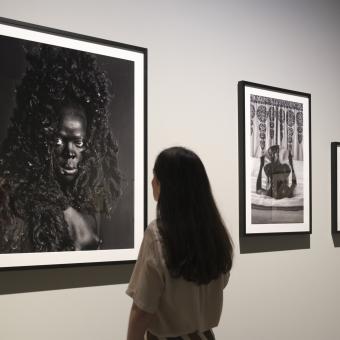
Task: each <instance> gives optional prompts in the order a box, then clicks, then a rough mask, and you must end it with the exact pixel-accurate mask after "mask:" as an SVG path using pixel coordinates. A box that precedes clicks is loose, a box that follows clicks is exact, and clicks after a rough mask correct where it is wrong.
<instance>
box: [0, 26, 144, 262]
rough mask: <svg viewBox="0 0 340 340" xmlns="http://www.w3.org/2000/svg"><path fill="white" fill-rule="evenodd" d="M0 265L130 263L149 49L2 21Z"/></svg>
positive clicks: (138, 236) (140, 193)
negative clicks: (147, 52)
mask: <svg viewBox="0 0 340 340" xmlns="http://www.w3.org/2000/svg"><path fill="white" fill-rule="evenodd" d="M0 50H1V57H0V58H1V59H0V108H1V112H0V267H2V268H7V267H24V266H36V265H64V264H76V263H101V262H117V261H132V260H135V259H136V258H137V254H138V250H139V246H140V244H141V240H142V237H143V232H144V226H145V218H146V216H145V212H146V206H145V178H146V173H145V159H146V143H145V141H146V126H145V122H146V88H145V87H146V74H145V70H146V49H145V48H140V47H135V46H130V45H125V44H121V43H114V42H111V41H107V40H100V39H95V38H91V37H87V36H86V37H85V36H79V35H76V34H72V33H67V32H62V31H57V30H53V29H48V28H44V27H37V26H32V25H28V24H23V23H18V22H13V21H7V20H5V19H2V20H1V21H0Z"/></svg>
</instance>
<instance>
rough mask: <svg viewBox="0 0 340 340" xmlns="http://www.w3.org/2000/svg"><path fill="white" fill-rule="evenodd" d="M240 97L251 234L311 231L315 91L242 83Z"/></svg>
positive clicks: (245, 203)
mask: <svg viewBox="0 0 340 340" xmlns="http://www.w3.org/2000/svg"><path fill="white" fill-rule="evenodd" d="M239 96H240V98H239V99H240V102H239V105H240V113H239V115H240V121H241V122H242V124H240V130H241V129H242V132H241V133H240V135H242V139H244V141H240V142H241V143H242V144H241V145H242V146H243V147H242V152H241V153H242V155H240V157H243V161H242V162H241V164H242V169H240V180H242V181H244V184H243V185H242V186H241V187H242V188H243V191H244V194H241V195H240V198H241V199H242V204H240V205H242V206H243V207H244V211H242V212H240V214H241V213H242V215H243V217H242V218H243V221H244V223H245V232H246V234H262V233H291V232H309V231H310V95H309V94H305V93H301V92H296V91H290V90H284V89H278V88H274V87H269V86H264V85H260V84H253V83H247V82H240V84H239ZM241 172H242V175H241Z"/></svg>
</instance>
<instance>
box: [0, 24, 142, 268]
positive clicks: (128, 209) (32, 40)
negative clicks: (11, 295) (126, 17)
mask: <svg viewBox="0 0 340 340" xmlns="http://www.w3.org/2000/svg"><path fill="white" fill-rule="evenodd" d="M27 46H28V47H29V48H27ZM42 46H45V47H46V46H47V48H49V47H51V48H52V49H54V50H55V51H58V52H56V53H60V55H64V54H65V55H66V54H67V53H69V54H70V55H73V54H72V53H74V55H76V54H77V55H80V57H79V58H80V59H81V58H82V57H81V56H85V55H86V56H90V57H89V58H90V60H94V62H93V65H95V66H91V67H96V71H95V72H97V73H96V74H101V75H98V79H100V81H101V82H103V80H102V79H104V78H105V79H106V80H105V86H106V90H107V93H106V92H105V94H107V97H110V100H108V101H107V103H106V104H105V105H106V106H105V108H102V107H100V109H99V110H98V111H96V113H95V114H98V115H99V114H102V113H98V112H104V111H105V113H103V115H104V114H106V116H103V117H104V118H103V120H104V119H106V121H107V122H106V123H105V124H106V125H107V126H108V128H107V129H108V130H107V132H105V133H106V135H105V136H106V137H105V138H106V140H105V143H108V144H107V145H110V147H111V150H110V152H111V153H117V154H118V164H119V169H118V170H117V172H120V182H121V184H120V186H119V190H120V191H121V192H120V196H119V199H117V200H114V199H112V202H113V203H112V209H111V210H110V209H107V210H108V211H109V212H108V213H107V212H105V216H104V212H103V216H100V218H99V217H98V218H97V215H101V212H102V211H100V212H96V213H93V212H92V211H91V213H89V214H90V215H91V214H92V215H93V216H92V215H91V216H92V217H93V219H94V220H95V222H96V223H95V225H96V228H97V226H98V225H99V224H100V226H101V227H102V228H101V230H100V231H98V235H96V241H97V239H98V243H96V245H95V246H94V247H92V248H89V249H87V248H86V247H85V246H84V247H83V248H81V247H80V246H77V244H78V243H76V242H75V241H74V244H75V245H76V246H71V247H69V248H67V249H66V248H65V249H63V248H62V247H61V248H60V249H56V246H55V245H54V246H51V245H45V248H46V250H40V248H39V247H33V246H32V244H33V241H32V240H33V239H34V236H32V233H33V232H32V231H31V228H32V224H31V225H30V226H29V225H28V223H26V221H25V220H24V221H22V219H21V218H22V216H20V221H21V222H23V223H22V225H23V227H22V230H24V231H25V233H26V230H28V231H27V235H26V234H25V235H26V236H25V238H26V240H28V241H29V242H28V243H29V244H30V246H29V247H26V246H18V244H20V242H19V241H18V239H16V244H15V246H11V245H8V244H6V247H7V248H6V249H5V247H3V248H1V247H0V270H1V269H12V268H14V269H21V268H42V267H53V266H58V267H59V266H69V265H71V266H74V265H79V266H80V265H93V264H113V263H130V262H134V261H135V260H136V259H137V255H138V251H139V247H140V244H141V242H142V238H143V233H144V230H145V228H146V225H147V55H148V53H147V49H146V48H144V47H138V46H134V45H129V44H125V43H120V42H115V41H110V40H106V39H100V38H96V37H91V36H87V35H81V34H76V33H71V32H66V31H62V30H58V29H53V28H49V27H44V26H38V25H33V24H29V23H26V22H20V21H15V20H11V19H7V18H0V50H1V53H2V60H3V61H4V63H3V65H2V67H1V68H0V87H1V89H2V90H3V89H4V88H5V89H6V91H7V92H8V95H7V96H4V95H2V96H0V107H1V106H2V107H1V109H2V115H1V116H2V117H1V116H0V125H1V126H2V129H0V145H2V143H3V141H4V140H5V139H6V138H7V137H6V136H7V130H8V129H9V128H10V126H11V125H12V124H13V123H11V119H12V115H13V111H14V110H15V109H16V107H17V106H19V105H18V103H17V102H16V100H17V99H15V98H16V96H17V92H18V87H20V83H21V82H23V78H24V77H25V74H27V73H28V68H29V66H28V64H29V62H27V58H26V59H25V53H26V55H28V52H27V50H28V49H29V51H31V52H32V51H33V52H32V53H33V54H34V53H36V54H35V58H37V57H36V56H37V55H39V53H42V52H36V51H38V50H39V51H42V50H43V47H42ZM34 51H35V52H34ZM53 53H54V52H53ZM33 54H32V55H33ZM4 55H5V57H4ZM23 56H24V57H23ZM6 58H7V59H6ZM38 58H43V57H42V54H40V55H39V57H38ZM45 58H47V57H46V56H45ZM65 58H66V57H65ZM74 58H76V57H74ZM77 58H78V57H77ZM84 59H85V57H84ZM89 63H92V61H91V62H89ZM91 65H92V64H91ZM30 67H31V68H32V65H30ZM60 67H61V66H60ZM74 67H75V68H76V67H77V65H75V66H74ZM1 72H2V73H1ZM62 72H63V71H62ZM74 72H76V71H74ZM79 72H82V73H83V74H86V72H87V71H84V70H83V69H82V70H79ZM91 72H92V71H91ZM79 78H80V76H79ZM86 79H90V80H89V81H91V77H90V75H89V76H88V78H86ZM100 81H97V84H96V86H97V88H98V86H102V83H100ZM84 84H85V81H84ZM98 84H99V85H98ZM26 85H27V82H26ZM40 85H41V84H40ZM10 86H11V87H10ZM65 86H66V85H65ZM84 86H85V85H84ZM93 86H94V85H93ZM46 87H47V85H46ZM87 88H90V85H88V87H86V89H85V87H84V88H83V92H82V94H79V98H80V96H82V97H81V98H82V100H83V101H84V103H85V101H86V102H91V100H92V102H94V101H95V100H97V102H100V100H102V101H103V99H100V98H99V97H100V95H102V93H100V90H98V93H97V92H96V93H95V95H96V96H98V98H99V99H98V98H97V99H95V98H94V97H93V98H91V97H90V96H87V97H86V96H85V95H87V94H86V91H89V90H87ZM102 88H104V85H103V86H102ZM6 91H5V92H6ZM52 91H55V89H52ZM103 91H104V90H103ZM7 92H6V93H7ZM80 92H81V91H80V90H78V92H77V93H80ZM15 93H16V94H15ZM65 93H66V92H65ZM65 98H66V97H65ZM38 99H39V98H38ZM67 99H69V98H67ZM65 100H66V99H65ZM41 101H42V99H41ZM84 105H86V104H84ZM93 105H94V104H93ZM103 106H104V104H103ZM53 109H54V108H53ZM55 110H57V109H55ZM84 111H86V110H84ZM4 112H7V113H6V114H5V115H4ZM95 114H94V113H93V117H94V116H95ZM113 116H114V117H113ZM98 117H99V116H98ZM87 118H88V117H87ZM92 119H93V120H92V121H91V122H93V123H92V125H91V126H95V124H97V125H96V126H104V125H105V124H104V123H100V122H99V121H100V119H101V118H98V119H97V120H95V118H92ZM95 121H96V123H94V122H95ZM22 125H23V126H24V123H22ZM86 126H87V135H88V134H89V129H90V127H89V126H90V123H89V122H88V121H87V123H86ZM96 131H99V128H98V130H96ZM105 131H106V130H105ZM87 135H86V137H87ZM108 135H109V136H110V138H111V139H110V141H109V142H107V141H108V140H109V139H108V138H109V137H108ZM99 138H101V136H100V134H97V135H96V139H97V140H98V139H99ZM92 140H93V141H94V140H95V138H94V137H93V138H92ZM89 143H90V142H89ZM103 143H104V142H103ZM110 143H111V144H112V145H111V144H110ZM93 144H94V142H93ZM113 144H114V146H113ZM98 145H99V142H98ZM103 145H104V144H103ZM89 148H90V147H89ZM104 148H107V149H108V148H109V147H108V146H105V147H104V146H103V149H104ZM117 148H118V151H117ZM93 150H94V147H93ZM97 151H98V150H97V149H96V150H95V151H93V153H94V152H96V153H98V152H97ZM96 155H97V154H96ZM108 155H109V153H108V152H107V153H106V154H104V153H103V155H102V156H101V158H100V156H98V159H100V160H102V159H104V158H105V157H109V156H108ZM0 157H1V156H0ZM18 162H19V163H20V159H18ZM100 164H101V163H100ZM100 164H99V163H98V164H97V166H98V167H99V166H100ZM110 164H113V163H112V162H111V163H110ZM67 166H69V165H67ZM72 166H73V165H72ZM84 168H85V167H84ZM102 168H103V169H104V166H102ZM109 170H110V169H109ZM109 170H108V171H109ZM113 170H114V169H113V168H112V171H113ZM63 171H64V173H65V172H66V175H69V173H70V172H71V171H77V173H78V172H80V170H79V171H78V169H76V170H74V169H73V168H72V169H71V170H68V169H66V170H63ZM67 171H68V172H67ZM84 171H85V170H84ZM103 171H104V170H103ZM98 173H99V171H98ZM103 173H104V172H103ZM1 174H2V173H0V179H1V180H2V178H1ZM59 175H60V174H59ZM66 175H65V176H66ZM79 176H80V175H79ZM117 176H118V175H117ZM88 177H91V176H88ZM103 177H105V176H104V175H103ZM117 178H118V177H117ZM74 181H75V180H74ZM117 181H118V180H117ZM5 182H6V184H7V181H5ZM8 182H10V180H8ZM107 182H108V181H107ZM93 183H94V182H93ZM103 183H104V182H103ZM105 183H106V182H105ZM110 183H111V182H110ZM0 184H1V183H0ZM60 186H62V185H61V184H60ZM65 186H66V185H65ZM112 186H113V185H112ZM103 187H104V186H103V185H102V186H101V189H100V190H102V191H101V192H106V193H107V192H108V190H106V191H105V190H103ZM4 188H7V186H6V187H4ZM110 188H111V186H110ZM104 189H105V188H104ZM13 190H14V189H13ZM67 190H68V189H67ZM98 190H99V189H98ZM119 190H118V185H117V190H116V192H117V193H118V192H119ZM65 191H66V189H65ZM3 192H4V194H5V195H6V194H7V192H6V190H5V189H3ZM8 192H9V190H8ZM11 192H12V191H11ZM69 192H70V191H68V194H69ZM112 192H113V191H112ZM32 195H33V196H32V199H33V197H34V193H32ZM103 195H104V194H103ZM98 197H99V196H98ZM105 197H106V196H105ZM8 199H9V200H11V202H12V201H15V198H13V195H12V196H11V197H10V198H8ZM74 200H76V198H74ZM79 200H80V199H79ZM98 201H99V198H98ZM94 204H95V203H93V205H94ZM98 205H99V204H98ZM103 206H104V203H103ZM77 207H78V206H77ZM79 209H80V208H79ZM24 211H25V212H26V214H27V210H24ZM103 211H104V208H103ZM94 215H95V216H94ZM107 215H110V216H107ZM0 217H1V216H0ZM18 219H19V218H18ZM32 220H33V218H32ZM64 220H66V217H65V214H64ZM21 222H20V223H21ZM6 223H7V224H6ZM6 228H7V229H6ZM34 228H37V226H36V225H35V226H34ZM69 228H71V227H69ZM98 228H99V227H98ZM8 230H9V227H8V221H7V222H3V220H0V240H1V241H2V243H1V241H0V246H1V245H3V244H4V243H5V235H6V240H7V236H8V235H7V234H6V233H8ZM69 233H70V234H72V233H73V235H74V233H75V232H74V230H73V231H72V232H71V231H70V232H69ZM6 242H7V241H6ZM25 242H26V241H25ZM72 242H73V240H72ZM26 243H27V242H26ZM16 247H17V248H16ZM45 248H44V249H45ZM4 249H5V250H4Z"/></svg>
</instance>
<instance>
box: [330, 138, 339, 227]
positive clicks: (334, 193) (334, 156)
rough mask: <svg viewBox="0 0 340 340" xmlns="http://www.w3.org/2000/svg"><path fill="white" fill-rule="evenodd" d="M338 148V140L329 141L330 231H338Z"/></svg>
mask: <svg viewBox="0 0 340 340" xmlns="http://www.w3.org/2000/svg"><path fill="white" fill-rule="evenodd" d="M338 150H340V142H332V143H331V206H332V232H333V233H340V226H339V225H338V221H339V218H338V213H339V209H338V171H339V169H338V160H339V161H340V158H339V159H338Z"/></svg>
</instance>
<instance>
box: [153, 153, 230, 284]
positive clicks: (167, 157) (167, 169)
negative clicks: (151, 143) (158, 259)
mask: <svg viewBox="0 0 340 340" xmlns="http://www.w3.org/2000/svg"><path fill="white" fill-rule="evenodd" d="M154 175H155V176H156V178H157V179H158V181H159V183H160V188H161V190H160V195H159V199H158V203H157V216H158V227H159V230H160V234H161V236H162V239H163V241H164V246H165V259H166V264H167V267H168V269H169V271H170V273H171V275H172V276H173V277H183V278H184V279H186V280H188V281H194V282H196V283H198V284H206V283H208V282H210V281H211V280H213V279H216V278H217V277H218V276H219V275H220V274H222V273H226V272H228V271H229V270H230V269H231V267H232V258H233V246H232V240H231V237H230V236H229V234H228V231H227V229H226V227H225V225H224V222H223V220H222V218H221V216H220V213H219V211H218V208H217V206H216V203H215V201H214V198H213V195H212V191H211V187H210V183H209V179H208V176H207V173H206V171H205V168H204V165H203V163H202V161H201V160H200V158H199V157H198V156H197V155H196V154H195V153H194V152H192V151H190V150H188V149H186V148H183V147H172V148H169V149H165V150H164V151H162V152H161V153H160V154H159V155H158V157H157V159H156V162H155V166H154Z"/></svg>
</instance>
